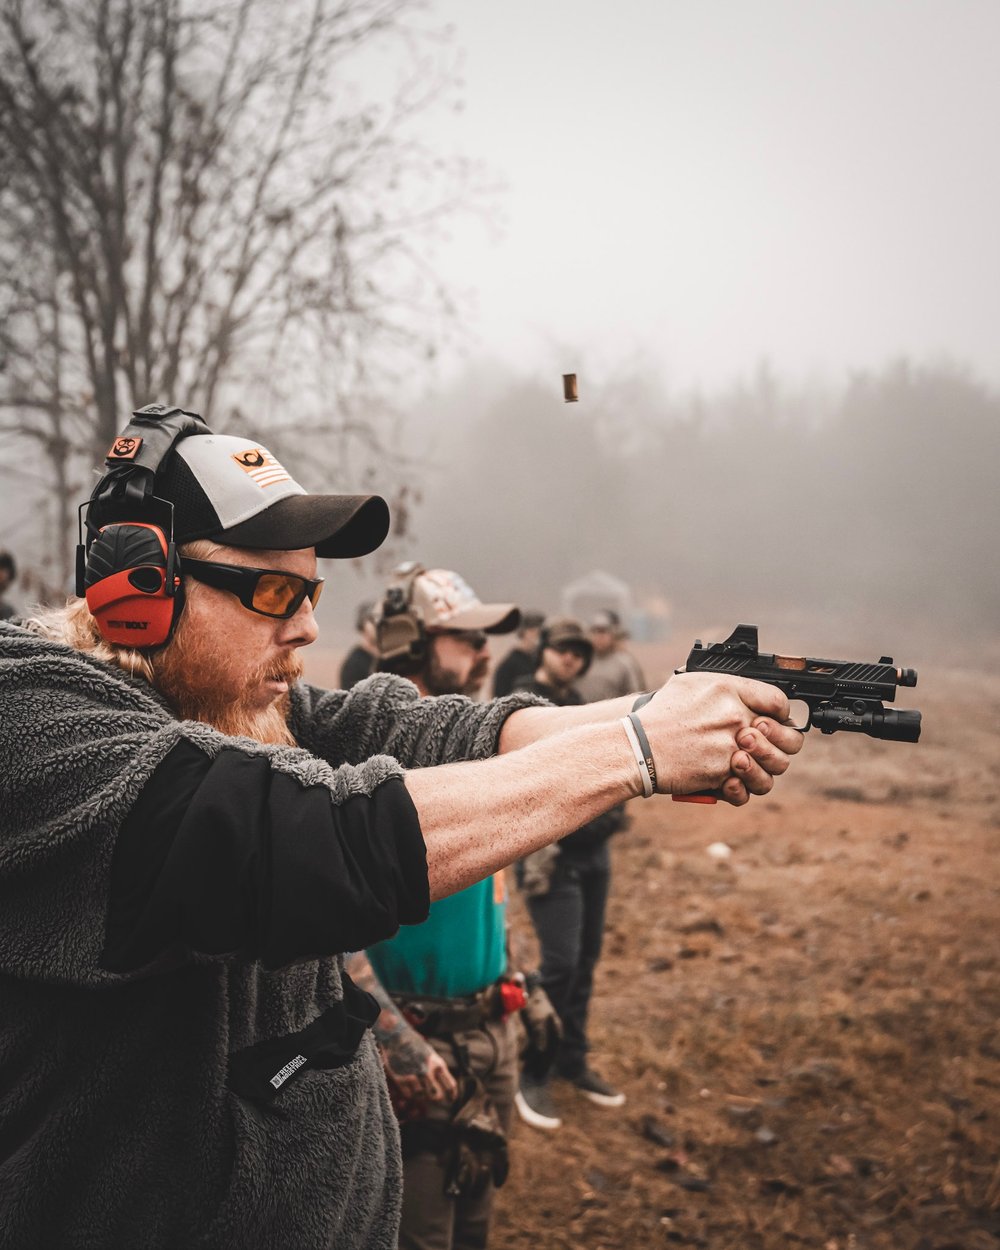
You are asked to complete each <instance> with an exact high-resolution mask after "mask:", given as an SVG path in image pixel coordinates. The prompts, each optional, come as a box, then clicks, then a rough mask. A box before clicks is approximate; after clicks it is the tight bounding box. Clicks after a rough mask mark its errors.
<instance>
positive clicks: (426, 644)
mask: <svg viewBox="0 0 1000 1250" xmlns="http://www.w3.org/2000/svg"><path fill="white" fill-rule="evenodd" d="M520 620H521V612H520V609H519V608H518V607H516V606H515V605H514V604H513V603H483V602H482V601H481V600H480V599H479V597H478V596H477V594H476V592H475V591H474V590H473V589H472V587H471V586H470V585H469V583H468V582H467V581H466V580H465V578H464V577H462V576H461V575H460V574H458V573H455V572H453V571H452V570H451V569H427V568H424V566H423V565H422V564H418V563H417V562H415V561H412V560H411V561H408V562H407V563H406V564H401V565H399V566H398V568H396V569H395V570H394V571H393V575H392V581H391V582H390V584H389V586H388V588H387V590H386V593H385V596H384V598H383V600H382V603H381V606H380V608H379V610H378V612H377V615H376V621H375V635H376V643H377V647H378V660H377V664H376V666H377V669H378V671H379V672H383V673H396V674H397V675H398V676H400V677H409V679H410V680H411V681H412V682H413V683H414V684H415V685H416V687H417V689H418V690H419V691H420V693H421V694H424V695H428V694H429V695H441V694H465V695H475V694H478V693H479V691H480V690H481V689H482V687H483V684H484V682H485V681H486V675H487V673H488V672H489V667H490V653H489V651H488V649H487V643H488V636H489V635H490V634H509V633H510V632H511V631H512V630H515V629H517V626H518V624H519V622H520Z"/></svg>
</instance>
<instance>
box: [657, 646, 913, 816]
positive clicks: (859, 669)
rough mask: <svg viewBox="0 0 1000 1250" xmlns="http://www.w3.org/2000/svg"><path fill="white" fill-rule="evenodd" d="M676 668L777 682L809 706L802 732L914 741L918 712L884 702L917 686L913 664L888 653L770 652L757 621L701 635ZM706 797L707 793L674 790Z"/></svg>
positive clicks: (789, 695)
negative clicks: (720, 636)
mask: <svg viewBox="0 0 1000 1250" xmlns="http://www.w3.org/2000/svg"><path fill="white" fill-rule="evenodd" d="M677 671H678V672H688V673H698V672H702V673H705V672H707V673H728V674H730V675H731V676H734V677H749V678H751V679H752V680H754V681H766V682H768V683H769V684H770V685H772V686H777V687H778V688H779V689H780V690H782V691H783V692H784V693H785V695H786V697H787V698H788V699H789V700H791V701H798V702H802V703H804V704H805V705H806V707H807V708H808V716H807V719H806V722H805V724H804V725H799V726H798V728H799V729H801V730H803V731H805V730H808V729H811V728H813V727H815V728H817V729H818V730H819V731H820V732H821V733H825V734H832V733H836V732H837V731H838V730H841V731H846V732H848V733H860V734H867V735H868V736H869V737H870V738H887V739H889V740H890V741H893V742H917V741H918V740H919V738H920V713H919V712H916V711H910V710H902V709H897V708H887V707H884V706H883V704H884V703H891V702H892V701H893V700H894V699H895V697H896V689H897V687H899V686H915V685H916V684H917V674H916V672H915V671H914V670H913V669H912V668H897V667H896V666H895V664H894V663H893V660H892V657H891V656H888V655H884V656H882V658H881V659H880V660H879V661H878V663H877V664H875V663H870V662H867V661H864V660H814V659H811V658H809V657H807V656H790V655H773V654H769V653H767V652H762V651H761V650H760V645H759V643H758V641H757V626H756V625H737V626H736V628H735V629H734V630H733V632H732V633H731V634H730V635H729V637H728V638H727V639H726V641H725V642H713V643H709V645H708V646H707V647H706V646H704V645H703V644H702V642H701V641H700V640H699V641H697V642H695V644H694V646H693V647H692V649H691V654H690V655H689V656H688V658H687V664H686V665H685V666H684V668H683V669H678V670H677ZM674 797H675V798H677V799H688V798H692V799H695V800H701V801H702V802H704V801H705V800H706V799H707V798H709V797H710V796H708V795H675V796H674Z"/></svg>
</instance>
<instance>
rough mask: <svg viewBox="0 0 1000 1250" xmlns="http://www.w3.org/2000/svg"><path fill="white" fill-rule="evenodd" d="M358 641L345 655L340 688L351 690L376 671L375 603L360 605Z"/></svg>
mask: <svg viewBox="0 0 1000 1250" xmlns="http://www.w3.org/2000/svg"><path fill="white" fill-rule="evenodd" d="M354 628H355V629H356V630H357V634H358V641H357V642H356V643H355V645H354V646H353V647H352V648H351V650H350V651H348V653H347V655H346V656H345V657H344V662H343V664H342V665H341V666H340V688H341V690H350V689H351V687H352V686H356V685H357V684H358V682H359V681H363V680H364V679H365V678H366V677H370V676H371V674H372V673H373V672H374V671H375V604H374V603H371V602H368V603H362V604H359V605H358V611H357V615H356V616H355V618H354Z"/></svg>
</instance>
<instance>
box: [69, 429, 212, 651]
mask: <svg viewBox="0 0 1000 1250" xmlns="http://www.w3.org/2000/svg"><path fill="white" fill-rule="evenodd" d="M210 432H211V431H210V430H209V428H208V426H207V425H206V424H205V422H204V421H203V420H202V419H201V417H200V416H198V414H197V413H194V412H185V411H184V410H183V409H181V408H169V407H165V406H163V405H161V404H149V405H148V406H147V407H145V408H140V409H139V410H138V411H137V412H134V413H133V414H132V420H131V422H130V423H129V425H128V426H127V427H126V428H125V430H124V432H123V433H122V434H120V435H119V436H118V438H116V439H115V441H114V444H113V445H112V447H111V450H110V451H109V452H108V455H107V460H106V463H107V465H108V472H107V473H106V474H105V475H104V477H102V478H101V480H100V482H98V484H97V486H96V487H95V488H94V493H93V494H92V495H91V497H90V499H89V500H87V502H86V503H83V504H81V505H80V518H79V521H80V543H79V546H78V547H77V550H76V593H77V594H78V595H80V596H81V597H83V598H86V600H87V607H88V608H89V609H90V612H91V614H92V616H93V617H94V620H95V621H96V622H97V628H98V629H99V630H100V633H101V637H102V638H104V639H105V641H106V642H111V643H117V644H119V645H121V646H127V647H137V648H151V647H162V646H163V645H164V644H165V643H166V642H168V641H169V639H170V635H171V634H172V633H173V629H174V626H175V625H176V623H177V618H178V617H179V615H180V612H181V609H182V607H183V603H184V596H183V592H182V590H181V578H180V567H179V561H178V557H177V548H176V545H175V543H174V507H173V504H172V503H171V502H170V501H169V500H167V499H160V498H158V497H157V496H156V495H155V494H154V493H153V486H154V482H155V478H156V473H157V471H158V470H159V468H160V465H161V464H162V463H163V461H164V460H165V459H166V457H167V455H169V453H170V452H171V451H172V450H173V447H174V444H175V443H176V442H177V441H178V440H179V439H181V438H186V437H188V436H190V435H193V434H208V433H210ZM84 510H86V528H87V537H86V540H84V537H83V532H82V531H83V522H84V517H83V513H84ZM95 518H96V519H95Z"/></svg>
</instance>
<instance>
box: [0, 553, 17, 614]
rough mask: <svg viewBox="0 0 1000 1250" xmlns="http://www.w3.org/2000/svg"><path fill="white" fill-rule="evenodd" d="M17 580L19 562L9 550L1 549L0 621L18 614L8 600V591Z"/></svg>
mask: <svg viewBox="0 0 1000 1250" xmlns="http://www.w3.org/2000/svg"><path fill="white" fill-rule="evenodd" d="M16 580H17V564H16V563H15V561H14V557H13V556H12V555H11V554H10V552H9V551H0V621H9V620H10V619H11V617H13V616H16V612H15V611H14V608H13V607H12V606H11V605H10V604H9V603H8V602H7V598H6V596H7V591H8V590H9V589H10V587H11V586H12V585H13V583H14V582H15V581H16Z"/></svg>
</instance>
